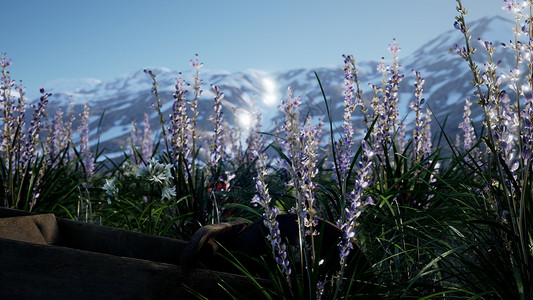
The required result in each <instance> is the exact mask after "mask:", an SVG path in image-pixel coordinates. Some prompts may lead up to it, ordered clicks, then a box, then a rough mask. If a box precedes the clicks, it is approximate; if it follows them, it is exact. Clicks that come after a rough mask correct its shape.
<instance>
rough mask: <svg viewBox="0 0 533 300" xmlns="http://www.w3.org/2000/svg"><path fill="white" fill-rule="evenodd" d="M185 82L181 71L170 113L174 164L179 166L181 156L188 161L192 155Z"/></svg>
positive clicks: (185, 161) (184, 160)
mask: <svg viewBox="0 0 533 300" xmlns="http://www.w3.org/2000/svg"><path fill="white" fill-rule="evenodd" d="M184 84H185V82H184V81H183V80H182V77H181V73H180V76H179V78H178V79H176V91H175V92H174V94H173V97H174V103H173V105H172V114H171V115H170V129H169V132H170V135H171V140H170V143H171V144H172V156H173V160H174V164H175V165H176V166H177V165H178V162H179V156H180V155H181V156H182V159H183V162H184V163H187V162H188V159H189V156H190V149H189V146H188V143H189V133H190V132H191V125H190V119H189V117H188V116H187V106H186V105H185V104H186V100H185V94H186V93H187V91H186V90H185V89H184V88H183V86H184Z"/></svg>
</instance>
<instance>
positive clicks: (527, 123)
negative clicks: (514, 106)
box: [520, 92, 533, 166]
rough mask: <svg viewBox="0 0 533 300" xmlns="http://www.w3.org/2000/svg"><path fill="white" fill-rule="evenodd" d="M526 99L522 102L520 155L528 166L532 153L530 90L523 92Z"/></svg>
mask: <svg viewBox="0 0 533 300" xmlns="http://www.w3.org/2000/svg"><path fill="white" fill-rule="evenodd" d="M525 98H526V101H525V103H524V111H523V113H522V116H523V120H524V128H523V131H522V151H521V153H520V154H521V156H522V159H523V160H524V161H525V165H526V166H528V165H529V164H530V162H531V158H532V153H533V125H532V124H533V95H532V94H531V92H529V93H525Z"/></svg>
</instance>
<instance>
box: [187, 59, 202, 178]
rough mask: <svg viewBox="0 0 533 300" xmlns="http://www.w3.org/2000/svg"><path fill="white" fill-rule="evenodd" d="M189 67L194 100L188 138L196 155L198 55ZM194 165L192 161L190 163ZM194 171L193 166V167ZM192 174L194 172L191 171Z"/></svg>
mask: <svg viewBox="0 0 533 300" xmlns="http://www.w3.org/2000/svg"><path fill="white" fill-rule="evenodd" d="M191 66H192V67H193V68H194V70H195V73H194V84H193V85H192V89H193V91H194V98H193V100H192V101H190V102H189V104H190V108H191V114H192V116H191V119H190V124H191V127H190V131H191V132H190V136H191V139H192V149H191V153H193V155H194V153H196V120H197V118H198V100H199V99H200V96H201V95H202V92H203V91H202V89H201V88H200V83H201V82H202V80H200V68H201V67H202V66H203V64H202V63H200V62H199V60H198V54H196V56H195V60H194V61H193V60H191ZM192 164H194V160H193V162H192ZM193 169H194V166H193ZM193 172H194V171H193Z"/></svg>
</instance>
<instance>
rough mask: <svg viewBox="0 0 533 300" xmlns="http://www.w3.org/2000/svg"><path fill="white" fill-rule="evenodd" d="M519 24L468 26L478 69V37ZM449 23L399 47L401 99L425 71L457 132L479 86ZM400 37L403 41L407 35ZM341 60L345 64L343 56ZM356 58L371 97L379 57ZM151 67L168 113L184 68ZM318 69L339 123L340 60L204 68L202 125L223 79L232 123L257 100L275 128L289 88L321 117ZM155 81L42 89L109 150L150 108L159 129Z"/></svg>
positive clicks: (59, 83) (428, 87) (504, 36)
mask: <svg viewBox="0 0 533 300" xmlns="http://www.w3.org/2000/svg"><path fill="white" fill-rule="evenodd" d="M513 25H514V23H513V22H511V21H509V20H507V19H503V18H501V17H485V18H483V19H480V20H477V21H475V22H472V23H471V24H470V28H471V29H470V34H471V35H472V41H471V44H472V45H473V46H475V47H476V48H478V52H477V53H476V55H475V60H476V62H477V63H479V65H480V68H482V67H483V62H484V61H485V59H486V55H484V54H483V51H484V50H483V49H482V47H481V46H480V45H479V44H478V43H477V38H478V37H481V38H482V39H483V40H487V41H492V42H495V44H496V45H499V42H503V41H508V40H509V39H511V38H513V37H514V34H513V32H512V27H513ZM450 28H451V29H450V30H449V31H447V32H444V33H442V34H440V35H438V36H436V37H435V38H434V39H433V40H431V41H429V42H427V43H426V44H425V45H423V46H422V47H420V48H419V49H418V50H417V51H415V52H414V53H412V54H411V55H409V56H407V57H402V56H401V54H402V53H401V52H400V64H401V66H402V73H403V74H404V75H405V78H404V79H403V81H402V83H401V88H400V102H399V104H398V105H399V109H400V116H405V115H406V113H408V112H409V108H408V104H409V102H411V101H412V100H413V99H414V96H413V92H414V82H415V77H414V75H413V74H412V72H411V70H413V69H414V70H417V71H420V72H421V74H422V76H423V77H424V79H425V85H424V95H423V97H424V98H425V99H426V103H427V104H428V105H429V106H430V107H431V108H432V110H433V112H434V115H435V116H436V118H437V119H438V120H439V121H441V122H442V121H443V120H444V118H445V116H448V121H447V126H446V130H447V131H449V132H450V133H452V134H453V135H452V136H455V133H454V132H457V125H458V124H459V122H461V118H462V114H463V113H462V111H463V106H464V99H465V98H466V97H473V88H472V86H471V85H470V83H469V81H470V80H471V79H472V73H471V71H470V69H469V68H468V66H467V64H466V62H464V61H463V60H462V59H461V58H460V57H459V56H458V55H454V54H451V53H450V50H449V49H450V48H451V47H452V46H453V45H454V44H459V45H463V44H464V38H463V36H462V34H461V33H460V32H459V31H457V30H454V29H453V26H452V24H450ZM399 42H400V46H401V41H399ZM383 49H384V51H383V54H384V56H386V54H388V53H387V50H386V45H384V47H383ZM380 56H381V55H380ZM386 57H387V56H386ZM495 57H496V59H501V60H502V65H501V66H500V69H502V70H509V69H510V68H511V67H510V66H512V65H514V63H513V60H514V55H513V53H512V52H510V51H509V50H505V49H500V50H497V51H496V54H495ZM376 59H379V57H376ZM356 60H357V58H356ZM389 61H390V59H389ZM339 62H342V58H341V57H340V56H339ZM356 64H357V67H358V68H359V74H358V76H359V79H360V81H361V87H362V88H363V90H364V91H365V94H364V97H365V98H366V99H370V97H371V94H370V88H369V87H368V83H373V84H379V83H380V82H381V79H382V78H381V76H382V75H381V73H380V72H378V71H377V70H376V65H377V61H375V62H357V61H356ZM151 70H152V71H153V72H154V73H156V74H157V81H158V84H159V86H160V87H159V89H158V91H159V93H160V95H161V98H162V100H163V103H162V104H163V111H164V115H165V116H168V115H169V114H170V113H171V111H172V100H173V98H172V93H173V91H174V85H175V82H176V78H177V77H178V76H179V75H178V71H173V70H169V69H166V68H152V69H151ZM181 71H182V72H183V78H184V79H185V81H186V82H188V83H192V82H193V70H192V69H191V70H181ZM315 71H316V73H317V74H318V76H319V77H320V81H321V83H322V85H323V87H324V90H325V93H326V96H327V98H328V99H330V100H331V104H330V109H332V112H333V114H332V115H333V117H334V124H335V125H336V126H337V127H340V124H341V123H342V110H343V99H344V96H343V92H344V87H343V78H344V72H343V70H342V66H341V65H340V64H339V66H337V67H323V68H316V69H296V70H288V71H283V72H276V73H267V72H263V71H258V70H246V71H242V72H237V73H229V72H224V71H210V70H208V69H206V67H204V68H202V69H201V74H200V77H201V79H202V81H203V86H202V88H203V90H204V93H203V95H202V97H201V99H200V101H199V111H200V116H199V122H200V127H201V128H202V129H203V130H205V132H206V133H208V132H209V130H211V129H210V128H211V127H210V126H211V124H210V122H209V121H208V116H209V115H210V114H211V113H212V105H213V97H214V93H213V90H212V89H211V88H210V86H209V85H210V84H214V85H218V86H219V87H220V88H221V90H222V91H223V92H224V94H225V97H224V102H223V105H224V116H225V118H226V119H227V120H228V121H229V122H230V124H234V125H235V126H242V127H246V120H247V116H249V114H250V111H251V109H252V102H253V99H255V106H256V107H257V108H258V109H259V110H260V111H262V115H263V128H264V129H265V130H268V129H270V128H272V120H275V119H277V118H281V115H280V112H279V109H278V105H279V104H280V102H281V99H286V97H287V87H289V86H290V87H291V88H292V89H293V95H294V96H301V97H302V99H303V108H304V109H305V110H306V112H309V113H310V114H312V115H315V116H325V105H324V103H323V98H322V94H321V91H320V88H319V85H318V82H317V80H316V77H315V74H314V72H315ZM151 85H152V81H151V78H150V76H149V75H147V74H145V73H144V72H143V70H139V71H136V72H133V73H131V74H129V75H126V76H122V77H118V78H115V79H114V80H111V81H99V80H96V79H75V80H56V81H53V82H50V83H48V84H47V85H45V86H44V87H45V88H46V90H47V92H48V91H49V92H52V93H53V96H52V98H50V104H49V114H52V113H53V112H54V111H55V109H56V108H57V107H59V106H62V107H64V108H63V110H64V111H65V110H66V109H67V108H66V107H67V101H68V100H72V101H74V103H75V111H76V112H77V113H79V112H80V111H81V110H82V106H83V104H84V103H88V104H89V106H90V108H91V116H92V117H91V120H90V127H91V140H92V141H93V143H95V142H96V140H97V139H99V142H100V146H101V147H104V148H105V149H106V152H107V153H113V152H118V151H121V149H126V148H127V146H128V141H127V138H128V137H129V134H130V128H131V122H132V121H135V122H136V123H137V124H138V126H139V127H140V126H141V124H142V120H143V115H144V113H149V114H150V122H151V126H152V129H154V130H155V131H157V129H158V128H160V127H159V126H160V125H159V117H158V115H157V112H156V111H155V110H154V109H153V108H152V107H150V106H151V104H153V103H154V102H155V97H154V95H153V94H152V93H151ZM191 94H192V91H191V93H189V95H188V97H191ZM234 110H235V112H236V114H235V115H236V116H237V117H238V120H237V121H234V120H233V116H234V113H233V111H234ZM104 112H105V114H104V117H103V120H102V122H101V123H100V127H98V124H99V122H100V116H101V115H102V113H104ZM474 113H478V114H479V110H475V109H474ZM411 114H412V113H411ZM358 118H360V116H359V117H358V116H355V120H354V124H355V127H356V130H358V129H359V128H361V127H362V123H360V122H359V121H357V119H358ZM324 119H325V118H324ZM406 120H407V122H409V121H411V120H412V117H407V119H406ZM359 124H361V126H359ZM97 128H98V130H97ZM408 128H409V127H408ZM435 128H436V126H435Z"/></svg>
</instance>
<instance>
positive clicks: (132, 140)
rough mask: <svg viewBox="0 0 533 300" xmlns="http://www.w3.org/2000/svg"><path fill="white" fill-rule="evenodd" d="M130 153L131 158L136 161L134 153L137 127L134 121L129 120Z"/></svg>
mask: <svg viewBox="0 0 533 300" xmlns="http://www.w3.org/2000/svg"><path fill="white" fill-rule="evenodd" d="M130 145H131V148H130V154H131V157H132V158H133V160H135V163H138V162H137V159H136V158H135V155H136V153H135V152H136V149H137V147H136V145H137V128H136V127H135V121H131V127H130Z"/></svg>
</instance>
